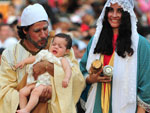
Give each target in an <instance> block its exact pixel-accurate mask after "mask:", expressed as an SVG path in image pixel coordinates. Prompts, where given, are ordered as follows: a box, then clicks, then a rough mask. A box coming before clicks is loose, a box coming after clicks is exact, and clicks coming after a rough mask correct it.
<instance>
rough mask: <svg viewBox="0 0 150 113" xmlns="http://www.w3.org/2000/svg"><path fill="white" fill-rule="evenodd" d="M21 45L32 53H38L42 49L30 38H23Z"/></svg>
mask: <svg viewBox="0 0 150 113" xmlns="http://www.w3.org/2000/svg"><path fill="white" fill-rule="evenodd" d="M21 45H22V46H23V47H24V48H25V49H26V50H27V51H29V52H30V53H31V54H32V55H36V54H37V53H38V52H39V51H40V50H39V49H37V48H35V47H34V45H33V44H31V43H30V42H29V41H28V40H21Z"/></svg>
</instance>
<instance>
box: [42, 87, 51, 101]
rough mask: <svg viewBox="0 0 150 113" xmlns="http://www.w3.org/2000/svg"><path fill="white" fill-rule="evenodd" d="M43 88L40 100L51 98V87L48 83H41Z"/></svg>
mask: <svg viewBox="0 0 150 113" xmlns="http://www.w3.org/2000/svg"><path fill="white" fill-rule="evenodd" d="M43 86H44V89H43V92H42V94H41V96H40V102H47V101H48V100H49V99H51V96H52V87H51V86H48V85H43Z"/></svg>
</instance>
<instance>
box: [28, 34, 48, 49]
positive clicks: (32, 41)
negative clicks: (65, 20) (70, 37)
mask: <svg viewBox="0 0 150 113" xmlns="http://www.w3.org/2000/svg"><path fill="white" fill-rule="evenodd" d="M26 37H27V40H29V41H30V42H31V43H32V44H33V45H34V47H35V48H37V49H39V50H41V49H43V48H45V47H46V45H47V42H48V37H45V38H42V39H41V40H39V41H37V42H35V41H34V40H32V38H31V37H30V35H29V34H27V35H26ZM40 41H45V44H44V45H41V46H39V45H38V42H40Z"/></svg>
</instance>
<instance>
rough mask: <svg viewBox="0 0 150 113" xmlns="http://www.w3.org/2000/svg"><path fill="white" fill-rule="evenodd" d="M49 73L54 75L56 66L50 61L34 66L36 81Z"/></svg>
mask: <svg viewBox="0 0 150 113" xmlns="http://www.w3.org/2000/svg"><path fill="white" fill-rule="evenodd" d="M45 72H48V73H49V74H50V75H52V76H53V75H54V64H52V63H50V62H48V61H41V62H38V63H36V64H34V66H33V76H34V78H35V79H37V78H38V76H39V75H40V74H43V73H45Z"/></svg>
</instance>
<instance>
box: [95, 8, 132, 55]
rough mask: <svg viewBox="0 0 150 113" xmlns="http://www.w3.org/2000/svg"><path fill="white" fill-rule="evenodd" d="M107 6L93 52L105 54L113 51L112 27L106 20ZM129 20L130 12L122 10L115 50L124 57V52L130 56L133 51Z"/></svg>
mask: <svg viewBox="0 0 150 113" xmlns="http://www.w3.org/2000/svg"><path fill="white" fill-rule="evenodd" d="M108 12H109V8H108V7H107V8H106V11H105V16H104V20H103V28H102V31H101V34H100V37H99V40H98V42H97V45H96V47H95V49H94V54H96V53H101V54H105V55H111V54H112V53H113V45H112V40H113V29H112V27H111V26H110V24H109V22H108V17H107V15H108ZM131 33H132V32H131V20H130V14H129V13H128V12H126V11H122V17H121V23H120V26H119V34H118V38H117V42H116V52H117V54H118V55H119V56H121V57H123V58H125V57H126V53H127V54H128V55H129V56H132V55H133V53H134V51H133V49H132V48H131V44H132V41H131Z"/></svg>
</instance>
